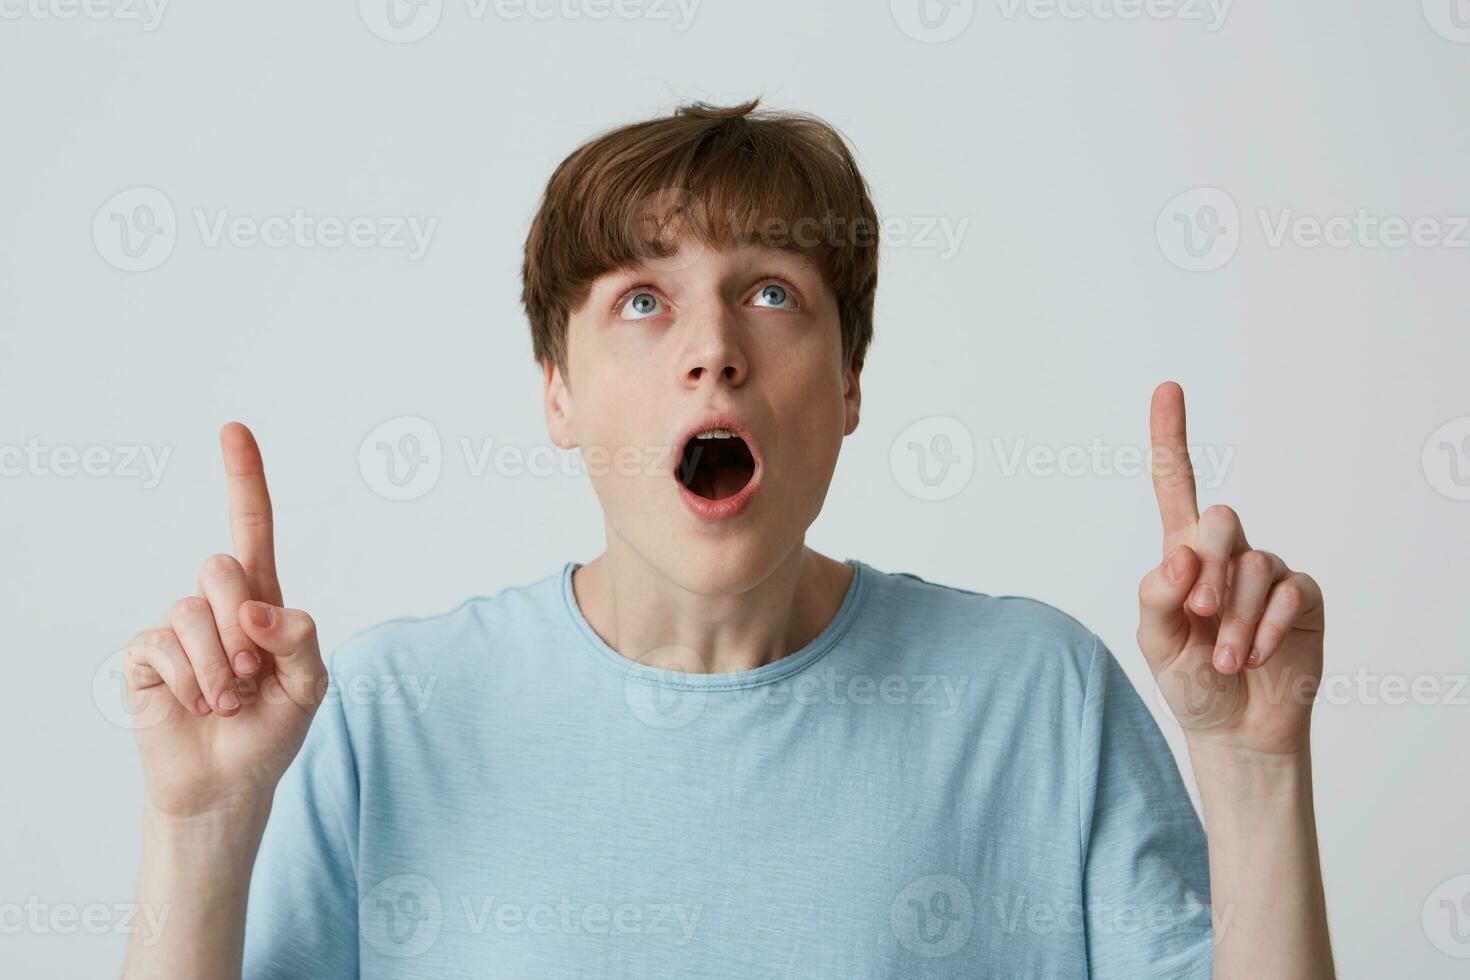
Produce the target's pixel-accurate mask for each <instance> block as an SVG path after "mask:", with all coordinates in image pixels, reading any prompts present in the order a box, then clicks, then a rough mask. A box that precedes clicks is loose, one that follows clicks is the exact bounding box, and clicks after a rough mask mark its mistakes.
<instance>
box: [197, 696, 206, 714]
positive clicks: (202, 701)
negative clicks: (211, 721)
mask: <svg viewBox="0 0 1470 980" xmlns="http://www.w3.org/2000/svg"><path fill="white" fill-rule="evenodd" d="M194 710H195V711H197V712H199V713H200V714H201V715H207V714H209V698H206V697H205V696H204V695H202V694H201V695H199V700H198V701H195V702H194Z"/></svg>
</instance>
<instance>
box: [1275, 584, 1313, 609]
mask: <svg viewBox="0 0 1470 980" xmlns="http://www.w3.org/2000/svg"><path fill="white" fill-rule="evenodd" d="M1276 595H1277V597H1278V598H1279V599H1280V601H1281V603H1282V604H1283V605H1285V606H1286V608H1287V609H1288V610H1296V609H1300V608H1301V606H1302V602H1303V600H1304V599H1305V598H1306V597H1305V596H1304V595H1303V594H1302V587H1301V586H1300V585H1299V584H1297V583H1296V582H1292V581H1286V582H1282V583H1281V584H1280V585H1278V586H1276Z"/></svg>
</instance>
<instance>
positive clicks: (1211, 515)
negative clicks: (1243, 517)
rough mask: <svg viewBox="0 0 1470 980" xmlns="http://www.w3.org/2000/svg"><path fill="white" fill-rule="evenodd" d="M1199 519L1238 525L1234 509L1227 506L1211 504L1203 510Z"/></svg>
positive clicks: (1238, 518) (1238, 521)
mask: <svg viewBox="0 0 1470 980" xmlns="http://www.w3.org/2000/svg"><path fill="white" fill-rule="evenodd" d="M1200 517H1201V518H1208V519H1209V520H1211V521H1220V522H1222V523H1225V524H1239V523H1240V515H1238V514H1236V513H1235V509H1234V508H1232V507H1231V506H1229V505H1228V504H1211V505H1210V506H1208V507H1206V508H1205V512H1204V513H1203V514H1201V515H1200Z"/></svg>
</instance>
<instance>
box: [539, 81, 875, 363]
mask: <svg viewBox="0 0 1470 980" xmlns="http://www.w3.org/2000/svg"><path fill="white" fill-rule="evenodd" d="M759 102H760V99H759V98H757V99H752V100H751V101H749V102H745V103H742V104H740V105H736V106H729V107H721V106H713V105H709V104H706V103H703V102H696V103H693V104H691V105H686V106H681V107H679V108H678V109H676V110H675V112H674V113H673V115H670V116H665V117H661V118H656V119H650V120H647V121H644V122H640V123H634V124H632V125H628V126H623V127H621V128H619V129H614V130H612V131H610V132H607V133H604V134H602V135H601V136H597V137H595V138H593V139H592V140H589V141H588V142H586V143H584V144H583V145H581V146H580V147H578V148H577V149H576V150H574V151H573V152H572V153H571V155H569V156H568V157H567V158H566V159H565V160H563V161H562V162H561V164H560V165H559V166H558V167H557V168H556V170H555V172H553V173H552V175H551V179H550V181H548V182H547V185H546V192H545V194H544V196H543V197H542V200H541V206H540V208H539V210H538V211H537V213H536V217H535V218H534V220H533V221H532V222H531V229H530V233H529V234H528V235H527V236H526V249H525V260H524V263H523V265H522V267H521V302H522V303H523V304H524V305H525V307H526V315H527V317H529V319H530V321H531V342H532V350H533V353H534V355H535V358H536V360H537V361H538V362H540V363H542V364H547V363H550V364H555V365H556V366H557V367H559V368H561V369H562V371H563V373H565V371H566V354H567V347H566V334H567V321H568V318H569V317H570V315H571V313H572V311H574V310H576V309H578V308H579V307H580V306H581V305H582V304H583V303H584V302H585V301H586V299H587V295H588V293H589V292H590V290H591V286H592V282H593V280H594V279H596V278H597V277H598V276H600V275H602V274H604V273H606V272H610V271H613V270H615V269H620V268H623V267H625V266H628V265H632V264H635V263H638V262H641V261H644V260H647V259H650V258H655V257H657V258H667V257H668V256H669V255H671V254H673V253H674V252H675V251H677V248H678V235H679V234H680V233H689V234H692V235H694V236H695V237H696V238H697V239H698V240H699V241H701V242H702V243H703V244H705V245H709V246H716V247H724V246H727V245H730V244H732V243H756V244H764V245H770V246H773V247H777V248H784V249H787V250H789V251H795V252H800V253H801V254H804V255H806V256H807V257H808V258H810V259H811V260H813V261H814V262H815V264H816V266H817V268H818V269H820V270H821V272H822V274H823V276H824V277H825V278H826V281H827V284H828V286H830V287H831V289H832V291H833V293H835V294H836V296H837V307H838V321H839V324H840V329H841V332H842V357H843V363H844V365H847V364H853V365H855V366H857V367H861V366H862V363H863V357H864V355H865V354H866V352H867V348H868V344H869V343H870V342H871V340H872V336H873V296H874V293H875V292H876V290H877V287H878V217H877V214H876V212H875V211H874V209H873V203H872V201H871V200H870V199H869V196H868V188H867V184H866V183H865V181H864V180H863V176H862V174H861V173H860V172H859V171H858V168H857V164H856V162H855V161H854V160H853V155H852V153H851V152H850V151H849V149H848V146H847V144H846V143H845V142H844V140H843V137H842V136H841V134H839V133H838V132H837V131H836V130H835V129H833V128H832V127H831V126H829V125H828V124H827V123H825V122H823V121H822V120H820V119H818V118H816V117H815V116H811V115H807V114H805V113H796V112H773V111H769V110H761V111H756V107H757V105H758V104H759Z"/></svg>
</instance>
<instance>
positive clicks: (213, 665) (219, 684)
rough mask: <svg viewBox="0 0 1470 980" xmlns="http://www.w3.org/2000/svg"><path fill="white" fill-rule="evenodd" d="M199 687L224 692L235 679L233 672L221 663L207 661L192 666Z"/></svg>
mask: <svg viewBox="0 0 1470 980" xmlns="http://www.w3.org/2000/svg"><path fill="white" fill-rule="evenodd" d="M194 671H195V674H196V675H197V677H198V679H199V682H200V686H201V687H203V688H206V689H208V690H211V691H220V690H224V688H225V687H227V686H228V685H229V684H230V682H231V681H233V680H234V679H235V674H234V671H232V670H230V668H229V667H228V666H227V665H226V664H224V663H223V662H221V661H218V660H207V661H205V662H204V663H201V664H195V665H194Z"/></svg>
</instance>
